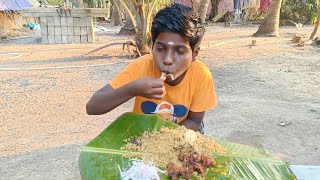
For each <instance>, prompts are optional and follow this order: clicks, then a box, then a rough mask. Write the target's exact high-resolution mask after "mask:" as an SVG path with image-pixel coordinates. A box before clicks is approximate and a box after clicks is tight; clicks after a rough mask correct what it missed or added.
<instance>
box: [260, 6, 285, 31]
mask: <svg viewBox="0 0 320 180" xmlns="http://www.w3.org/2000/svg"><path fill="white" fill-rule="evenodd" d="M281 5H282V0H272V2H271V5H270V7H269V10H268V11H267V14H266V17H265V18H264V20H263V22H262V24H261V25H260V27H259V29H258V31H257V32H256V33H254V36H279V21H280V9H281Z"/></svg>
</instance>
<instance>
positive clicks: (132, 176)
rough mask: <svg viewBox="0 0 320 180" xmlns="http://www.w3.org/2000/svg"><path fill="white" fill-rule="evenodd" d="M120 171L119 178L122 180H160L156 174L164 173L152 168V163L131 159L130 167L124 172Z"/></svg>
mask: <svg viewBox="0 0 320 180" xmlns="http://www.w3.org/2000/svg"><path fill="white" fill-rule="evenodd" d="M118 168H119V170H120V176H121V179H122V180H141V179H150V180H153V179H155V180H160V177H159V175H158V172H160V173H165V171H162V170H160V169H159V168H157V167H155V166H153V162H152V161H150V162H148V163H147V164H145V163H144V162H143V160H140V159H132V165H131V167H130V168H128V169H126V170H124V171H123V170H121V168H120V166H118Z"/></svg>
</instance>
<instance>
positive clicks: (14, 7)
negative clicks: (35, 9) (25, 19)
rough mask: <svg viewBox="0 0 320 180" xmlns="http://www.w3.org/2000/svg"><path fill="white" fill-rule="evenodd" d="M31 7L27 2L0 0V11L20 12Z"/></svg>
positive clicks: (25, 0)
mask: <svg viewBox="0 0 320 180" xmlns="http://www.w3.org/2000/svg"><path fill="white" fill-rule="evenodd" d="M29 7H32V4H31V3H30V2H29V1H28V0H0V11H20V10H21V9H25V8H29Z"/></svg>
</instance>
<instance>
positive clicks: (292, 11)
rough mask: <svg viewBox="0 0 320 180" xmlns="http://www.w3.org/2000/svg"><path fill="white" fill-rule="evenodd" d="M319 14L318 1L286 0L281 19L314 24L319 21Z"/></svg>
mask: <svg viewBox="0 0 320 180" xmlns="http://www.w3.org/2000/svg"><path fill="white" fill-rule="evenodd" d="M317 12H318V0H284V3H283V6H282V8H281V19H285V20H293V21H295V22H299V23H303V24H314V23H316V21H317Z"/></svg>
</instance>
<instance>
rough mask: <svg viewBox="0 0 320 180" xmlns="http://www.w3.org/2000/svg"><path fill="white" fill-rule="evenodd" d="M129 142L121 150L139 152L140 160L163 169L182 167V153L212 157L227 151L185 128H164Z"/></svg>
mask: <svg viewBox="0 0 320 180" xmlns="http://www.w3.org/2000/svg"><path fill="white" fill-rule="evenodd" d="M127 142H128V143H127V144H126V145H125V146H123V147H122V148H121V149H123V150H129V151H137V152H139V153H140V154H141V156H140V157H139V158H144V159H145V161H147V162H148V161H153V163H154V165H155V166H157V167H162V168H165V167H166V166H167V164H168V163H173V164H175V165H176V166H177V167H182V166H183V162H181V160H179V155H180V156H181V153H192V152H193V153H195V152H196V153H197V154H199V157H201V156H204V157H210V156H211V155H212V153H213V152H219V153H224V152H225V151H226V150H225V148H223V147H221V146H220V145H218V144H216V143H215V142H214V140H213V139H211V138H208V137H205V136H203V135H202V134H200V133H199V132H194V131H192V130H188V129H186V128H185V127H183V126H180V127H177V128H169V127H162V128H161V129H160V130H159V131H156V132H144V133H143V134H142V135H141V136H139V137H134V138H132V139H128V140H127ZM127 157H129V158H134V157H136V155H132V154H129V155H127Z"/></svg>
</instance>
